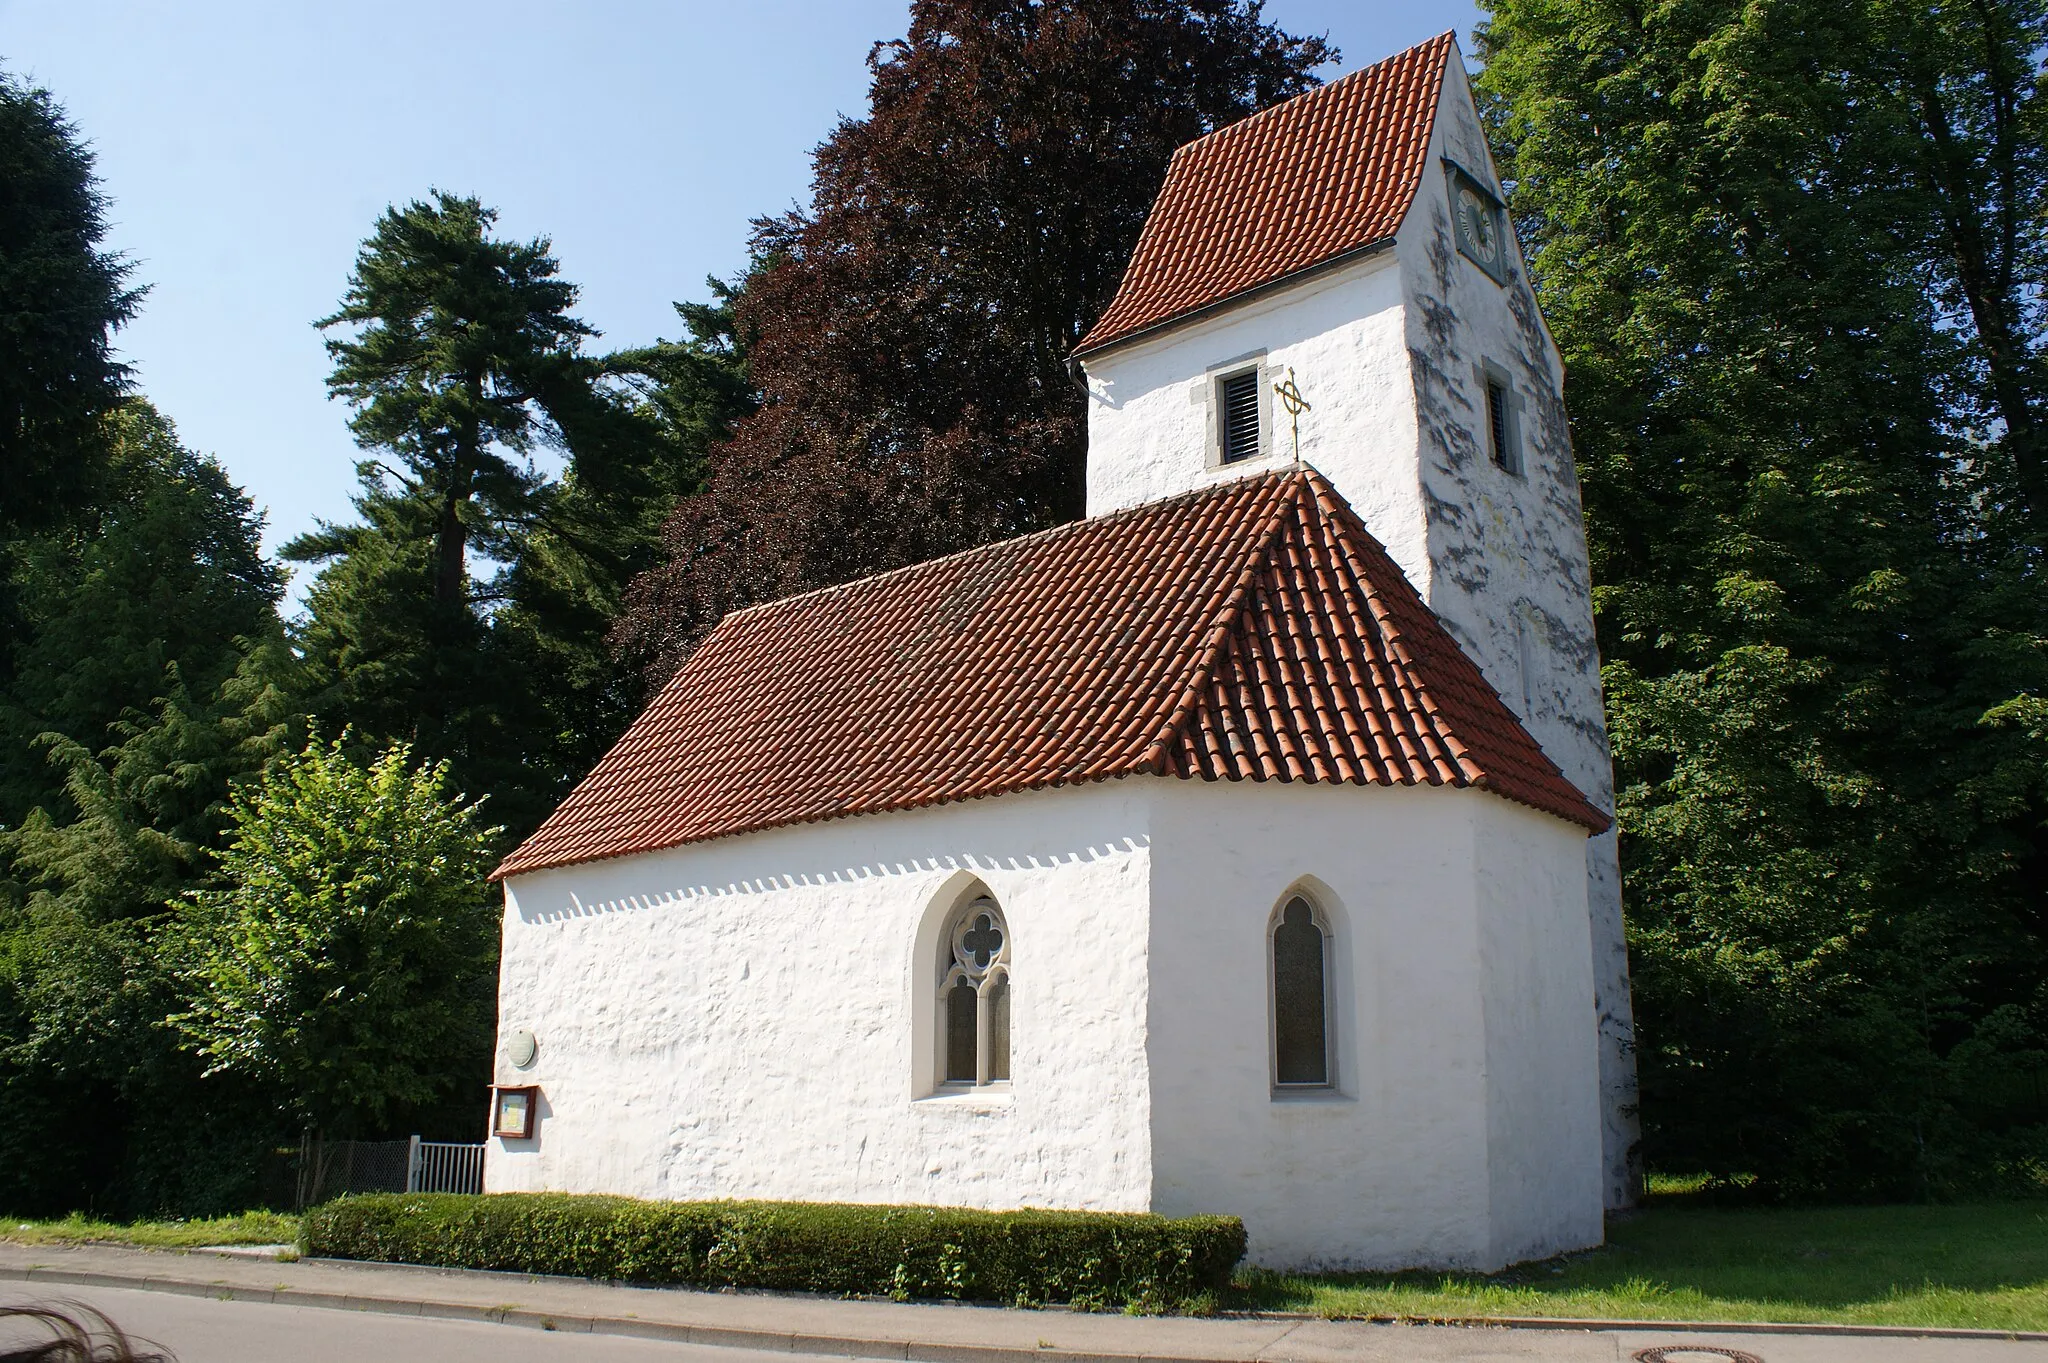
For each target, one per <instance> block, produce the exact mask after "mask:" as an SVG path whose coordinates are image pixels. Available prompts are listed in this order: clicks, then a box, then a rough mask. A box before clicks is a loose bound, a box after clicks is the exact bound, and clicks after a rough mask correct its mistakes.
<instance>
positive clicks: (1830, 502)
mask: <svg viewBox="0 0 2048 1363" xmlns="http://www.w3.org/2000/svg"><path fill="white" fill-rule="evenodd" d="M1993 8H1996V9H1998V10H1999V13H2000V15H2002V16H2003V17H2002V18H2001V19H2000V21H1999V22H1998V23H1994V24H1991V25H1989V26H1988V27H1987V26H1985V25H1982V24H1977V27H1976V28H1975V29H1972V25H1973V24H1976V22H1977V21H1976V20H1975V19H1972V18H1971V17H1970V16H1972V15H1978V16H1981V15H1982V14H1987V13H1990V12H1991V10H1992V9H1993ZM2006 20H2012V21H2013V22H2010V23H2008V22H2005V21H2006ZM1934 31H1940V32H1945V33H1951V34H1965V35H1967V34H1969V33H1972V32H1974V33H1975V37H1974V38H1971V39H1970V40H1969V41H1962V40H1960V39H1958V40H1957V41H1953V42H1943V43H1936V44H1932V45H1924V46H1923V47H1921V48H1919V49H1916V50H1914V51H1913V52H1911V53H1910V54H1909V53H1907V52H1906V51H1905V49H1904V48H1903V47H1902V46H1901V43H1902V35H1904V34H1907V33H1909V32H1922V33H1925V32H1934ZM2044 36H2048V35H2044V34H2043V33H2042V32H2041V31H2040V24H2039V12H2038V10H2028V9H2025V8H2023V7H1971V6H1966V5H1961V4H1948V3H1920V4H1911V5H1907V4H1900V5H1889V4H1880V3H1875V2H1874V0H1873V2H1872V3H1864V4H1855V5H1850V6H1846V7H1845V6H1841V5H1825V4H1820V3H1816V2H1814V0H1772V3H1768V4H1761V5H1754V4H1738V3H1734V0H1726V2H1725V3H1707V4H1698V5H1691V6H1681V7H1675V8H1674V7H1663V8H1652V9H1629V8H1626V7H1616V6H1613V5H1610V4H1606V3H1603V2H1602V0H1499V3H1497V4H1496V5H1495V6H1494V9H1493V16H1492V19H1491V22H1490V23H1489V25H1488V26H1487V28H1486V30H1485V31H1484V34H1483V37H1482V50H1483V52H1484V55H1485V58H1486V69H1485V71H1484V74H1483V76H1482V77H1481V81H1480V87H1481V89H1482V91H1483V93H1484V95H1485V96H1486V97H1487V98H1488V100H1489V101H1490V115H1491V118H1492V120H1493V126H1494V128H1495V131H1496V133H1497V140H1498V142H1499V143H1500V145H1501V147H1502V148H1503V169H1504V171H1505V172H1506V174H1507V176H1508V178H1509V179H1510V181H1511V182H1512V184H1513V196H1514V202H1515V207H1516V210H1517V214H1518V221H1519V224H1520V226H1521V228H1522V230H1523V232H1524V233H1525V237H1526V241H1527V244H1528V245H1529V247H1530V248H1531V251H1532V264H1533V268H1534V272H1535V274H1536V276H1537V279H1538V284H1539V289H1540V292H1541V296H1542V298H1543V302H1544V306H1545V311H1546V315H1547V317H1548V320H1549V322H1550V325H1551V327H1552V328H1553V330H1554V332H1555V334H1556V336H1557V339H1558V343H1559V346H1560V348H1561V349H1562V351H1563V353H1564V357H1565V362H1566V369H1567V374H1568V379H1567V394H1566V398H1567V403H1568V405H1569V407H1570V410H1571V413H1572V419H1573V438H1574V443H1575V446H1576V449H1577V453H1578V457H1579V461H1580V471H1581V476H1582V478H1583V481H1584V485H1585V494H1586V507H1587V518H1588V528H1589V535H1590V539H1591V548H1592V555H1593V576H1594V581H1595V584H1596V609H1597V612H1598V621H1599V627H1600V636H1601V645H1602V649H1603V652H1604V654H1605V657H1606V659H1607V672H1606V681H1607V689H1608V703H1609V712H1610V715H1609V717H1610V728H1611V731H1612V733H1613V737H1614V744H1615V760H1616V777H1617V785H1618V788H1619V792H1620V798H1619V814H1620V821H1621V826H1622V850H1623V865H1624V874H1625V879H1626V894H1627V900H1628V909H1629V914H1630V941H1631V952H1632V962H1633V965H1634V969H1635V980H1636V990H1637V1024H1638V1037H1639V1041H1640V1044H1641V1049H1640V1051H1639V1054H1638V1063H1639V1067H1640V1070H1641V1075H1642V1081H1643V1082H1642V1087H1643V1103H1644V1113H1643V1116H1644V1130H1645V1138H1646V1144H1647V1147H1648V1151H1647V1153H1648V1156H1649V1158H1650V1160H1651V1161H1652V1163H1653V1164H1657V1165H1662V1166H1663V1167H1684V1168H1705V1169H1709V1170H1712V1171H1715V1172H1718V1173H1723V1174H1736V1173H1746V1174H1756V1175H1760V1176H1761V1177H1762V1178H1763V1179H1764V1180H1765V1184H1766V1186H1767V1187H1769V1188H1771V1189H1773V1190H1775V1191H1777V1192H1779V1193H1783V1194H1796V1193H1814V1192H1826V1193H1833V1194H1859V1195H1867V1194H1898V1193H1901V1192H1913V1193H1926V1192H1929V1191H1935V1190H1939V1189H1941V1188H1943V1187H1952V1186H1956V1185H1957V1184H1960V1183H1963V1182H1967V1181H1968V1180H1969V1179H1971V1178H1982V1177H1990V1176H1993V1175H1994V1174H1995V1171H1996V1170H1997V1169H1998V1168H2000V1167H2006V1168H2010V1167H2014V1166H2016V1165H2017V1164H2020V1163H2022V1162H2023V1161H2024V1160H2025V1159H2026V1158H2029V1157H2031V1156H2037V1155H2038V1154H2039V1150H2040V1138H2039V1132H2040V1130H2041V1129H2042V1124H2043V1123H2044V1122H2048V1108H2044V1106H2043V1100H2042V1097H2041V1095H2042V1094H2043V1093H2044V1092H2048V1087H2043V1083H2044V1080H2048V993H2044V990H2043V977H2042V976H2041V973H2040V971H2039V969H2038V961H2039V960H2040V958H2041V952H2042V949H2043V947H2044V945H2048V941H2044V933H2048V921H2044V915H2043V909H2042V897H2041V892H2040V885H2041V877H2042V876H2043V874H2044V870H2048V856H2044V854H2048V840H2044V837H2043V824H2042V815H2043V812H2044V804H2043V798H2042V797H2043V793H2044V783H2043V779H2042V778H2043V774H2044V770H2048V768H2044V764H2043V758H2044V750H2043V748H2042V747H2041V746H2040V743H2039V738H2038V734H2037V733H2035V732H2032V731H2030V730H2029V728H2028V726H2027V724H2026V723H2025V722H2024V718H2023V716H2024V714H2025V712H2026V706H2025V704H2024V703H2023V702H2024V700H2025V698H2028V697H2038V696H2040V695H2041V694H2043V692H2044V689H2048V651H2044V639H2043V635H2044V633H2048V631H2044V624H2048V619H2044V616H2043V612H2042V609H2041V594H2040V591H2039V583H2038V573H2039V568H2040V562H2039V558H2038V555H2037V552H2036V551H2035V550H2034V549H2033V548H2032V547H2031V546H2030V544H2029V540H2030V537H2031V535H2032V531H2031V530H2030V529H2029V525H2028V519H2029V513H2028V511H2027V500H2026V493H2025V489H2026V487H2027V485H2028V480H2029V478H2030V476H2031V475H2029V474H2027V472H2026V461H2027V459H2028V458H2029V457H2030V456H2027V455H2026V454H2025V453H2024V449H2023V446H2024V443H2025V441H2026V439H2027V438H2028V437H2027V435H2026V432H2025V429H2024V427H2025V423H2026V417H2025V414H2024V412H2023V410H2022V409H2021V408H2020V407H2016V406H2013V405H2011V401H2012V400H2013V393H2014V392H2018V393H2019V398H2021V399H2026V400H2031V399H2030V398H2027V395H2026V393H2025V392H2020V391H2019V390H2015V389H2012V386H2011V384H2009V383H2008V382H2007V380H2005V379H2001V378H2000V377H1999V374H2000V371H2001V370H2002V369H2013V368H2014V366H2017V371H2019V372H2023V371H2025V370H2026V368H2027V366H2028V365H2029V364H2031V361H2030V360H2026V359H2025V358H2024V354H2030V353H2032V350H2033V349H2035V348H2037V347H2036V342H2037V341H2038V329H2039V324H2040V318H2039V314H2038V310H2031V311H2030V309H2031V308H2032V305H2031V304H2028V305H2027V306H2025V307H2021V306H2017V304H2016V303H2015V302H2014V300H2024V299H2025V298H2027V297H2030V296H2033V295H2030V293H2029V290H2031V289H2033V287H2034V286H2033V285H2032V284H2030V283H2027V282H2026V281H2027V280H2028V279H2029V278H2031V277H2032V276H2031V275H2030V273H2029V272H2030V271H2032V270H2034V269H2035V268H2036V267H2035V265H2034V264H2033V263H2032V262H2035V261H2038V251H2037V249H2036V247H2037V243H2038V234H2039V231H2040V226H2041V219H2040V217H2039V214H2038V212H2037V210H2036V209H2035V208H2034V207H2033V205H2035V204H2037V203H2038V201H2039V200H2038V197H2037V192H2036V189H2035V188H2033V187H2031V186H2032V184H2033V182H2032V180H2031V179H2030V178H2029V177H2032V176H2033V175H2034V171H2033V169H2031V166H2032V165H2033V163H2034V161H2035V160H2036V159H2037V157H2038V135H2037V133H2032V132H2027V131H2025V129H2026V128H2028V127H2031V126H2034V125H2035V124H2036V121H2037V119H2038V115H2037V114H2036V113H2035V112H2034V110H2033V108H2032V103H2031V101H2032V100H2033V98H2034V97H2033V94H2032V86H2031V85H2030V84H2028V83H2026V82H2018V83H2015V82H2014V81H2013V80H2012V79H2011V75H2010V70H2009V69H2008V67H2009V64H2010V63H2013V62H2018V63H2019V65H2020V68H2022V69H2026V70H2029V71H2030V70H2031V69H2032V67H2031V65H2030V63H2031V57H2030V56H2028V53H2030V52H2032V51H2037V50H2039V48H2040V45H2041V43H2042V41H2043V38H2044ZM1979 39H1988V41H1978V40H1979ZM1930 80H1931V81H1932V82H1933V86H1932V88H1933V89H1935V90H1936V91H1938V92H1944V93H1943V98H1945V99H1951V100H1952V103H1951V105H1950V108H1951V115H1950V118H1951V121H1950V123H1949V125H1948V133H1950V134H1958V133H1960V132H1961V131H1962V130H1963V129H1964V128H1965V126H1966V125H1968V126H1972V127H1975V128H1976V132H1975V133H1972V134H1971V137H1972V138H1974V139H1975V140H1974V141H1972V142H1971V148H1972V149H1969V150H1965V151H1960V152H1958V151H1956V150H1955V145H1956V143H1955V140H1954V139H1953V138H1952V139H1951V147H1950V150H1948V151H1944V150H1942V143H1943V138H1944V135H1945V134H1944V133H1943V131H1942V129H1941V128H1940V127H1938V126H1936V125H1935V124H1933V123H1930V122H1929V121H1928V119H1927V117H1926V113H1927V110H1928V109H1929V107H1930V106H1929V104H1928V102H1927V100H1925V99H1924V98H1922V96H1923V95H1924V94H1925V91H1926V89H1927V88H1928V87H1927V84H1926V83H1927V82H1928V81H1930ZM2029 80H2031V77H2029ZM1987 90H1989V91H1994V93H1992V94H1985V93H1984V92H1985V91H1987ZM1996 91H2002V92H2003V93H1995V92H1996ZM1971 92H1976V93H1971ZM2001 100H2003V101H2006V103H2005V104H2004V105H2003V106H2002V109H2003V111H2002V112H1997V110H1998V109H1999V108H2000V107H2001V106H2000V104H1999V101H2001ZM1971 109H1974V110H1976V111H1977V112H1975V113H1968V114H1967V115H1964V114H1958V113H1956V112H1955V111H1956V110H1971ZM1994 114H1995V117H1994ZM1997 119H2003V120H2006V121H2007V123H2009V125H2010V127H2009V128H2008V129H2007V133H2008V134H2009V135H2003V134H2002V136H2003V137H2004V140H2003V141H2002V142H2000V141H1999V140H1997V139H1995V138H1989V137H1988V134H1989V132H1990V130H1991V129H1990V124H1991V123H1992V122H1993V121H1996V120H1997ZM2001 146H2002V148H2003V150H2000V148H2001ZM1957 156H1959V157H1960V158H1961V160H1960V164H1964V165H1966V166H1968V167H1970V169H1969V172H1968V174H1967V175H1965V176H1964V177H1963V178H1964V179H1966V180H1968V181H1969V182H1970V183H1971V184H1972V185H1974V186H1975V188H1976V190H1977V191H1987V192H1988V193H1989V197H1982V196H1981V195H1980V197H1978V198H1976V199H1966V198H1959V197H1958V196H1957V195H1956V194H1955V193H1953V192H1952V188H1953V186H1952V182H1951V180H1949V179H1945V178H1944V175H1943V174H1942V173H1939V172H1940V170H1941V167H1942V165H1943V164H1945V163H1946V164H1951V165H1953V164H1955V163H1956V162H1954V160H1953V158H1954V157H1957ZM2001 160H2004V161H2005V162H2006V170H2007V171H2009V172H2010V175H2009V176H2008V178H2005V179H2001V178H2000V176H2001V174H2002V173H2004V172H2001V170H2000V163H2001ZM1973 223H1974V224H1975V225H1977V226H1985V225H1991V226H1996V227H1998V229H1999V232H2000V234H2001V239H2002V240H2003V241H2005V242H2006V243H2007V245H2006V246H2002V247H2001V248H2000V250H2001V251H2002V252H2004V254H2003V255H2002V257H2001V259H2003V260H2004V261H2005V262H2006V263H2007V265H2009V266H2010V267H2011V273H2010V275H2009V276H2007V277H2006V278H2007V279H2008V282H2009V283H2010V284H2011V286H2012V289H2013V292H2012V293H2011V294H2009V295H2005V297H2006V298H2007V302H2006V303H1999V304H1996V305H1995V307H2006V308H2007V309H2008V312H2007V316H2008V318H2009V320H2010V321H2011V323H2012V324H2013V325H2014V326H2016V327H2021V328H2022V329H2023V330H2026V331H2027V332H2028V334H2027V335H2026V336H2025V337H2022V338H2021V339H2022V340H2023V341H2024V342H2025V344H2024V345H2023V346H2021V347H2020V348H2019V349H2015V348H2014V346H2013V344H2012V343H2011V338H2006V339H2000V338H1998V337H1997V336H1994V335H1992V334H1991V333H1990V332H1988V331H1986V330H1984V329H1983V328H1981V327H1980V326H1978V325H1977V323H1976V321H1975V320H1974V319H1976V318H1978V317H1980V316H1981V315H1983V313H1982V310H1981V309H1980V308H1978V306H1977V304H1975V303H1972V302H1969V301H1967V300H1968V298H1969V297H1971V296H1973V295H1971V294H1970V292H1969V291H1970V290H1971V289H1975V288H1977V287H1978V286H1977V285H1967V286H1966V285H1965V283H1964V282H1963V281H1962V279H1961V277H1960V275H1959V273H1958V268H1959V266H1958V262H1959V260H1961V259H1962V255H1959V253H1958V249H1957V244H1958V242H1960V241H1961V240H1963V239H1964V238H1965V237H1967V236H1968V235H1969V232H1970V229H1971V224H1973ZM1964 254H1967V253H1964ZM2001 287H2003V286H2001ZM2009 305H2010V306H2009ZM2001 356H2002V357H2003V358H2001ZM2025 382H2030V381H2022V382H2021V383H2020V388H2021V389H2024V387H2025ZM2002 384H2003V385H2005V387H2003V388H2002V387H2001V385H2002ZM2016 701H2019V702H2022V703H2020V704H2019V705H2018V708H2015V702H2016Z"/></svg>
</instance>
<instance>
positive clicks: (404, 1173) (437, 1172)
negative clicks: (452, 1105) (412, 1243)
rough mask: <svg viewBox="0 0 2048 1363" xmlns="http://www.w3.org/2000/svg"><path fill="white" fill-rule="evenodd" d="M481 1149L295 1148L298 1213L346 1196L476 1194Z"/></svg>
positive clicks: (414, 1141)
mask: <svg viewBox="0 0 2048 1363" xmlns="http://www.w3.org/2000/svg"><path fill="white" fill-rule="evenodd" d="M483 1190H484V1148H483V1146H482V1145H480V1144H478V1145H472V1144H468V1143H466V1142H461V1141H423V1140H421V1139H420V1138H419V1137H418V1136H412V1137H408V1138H406V1139H403V1140H395V1141H330V1140H323V1139H322V1138H320V1137H319V1136H316V1135H311V1134H309V1135H308V1136H307V1137H306V1140H305V1143H304V1144H303V1145H301V1146H300V1147H299V1177H298V1189H297V1193H298V1205H299V1208H300V1210H304V1209H305V1208H307V1207H311V1206H314V1205H316V1204H318V1203H321V1202H327V1201H330V1200H332V1199H334V1198H337V1197H341V1196H344V1195H345V1194H349V1193H481V1192H482V1191H483Z"/></svg>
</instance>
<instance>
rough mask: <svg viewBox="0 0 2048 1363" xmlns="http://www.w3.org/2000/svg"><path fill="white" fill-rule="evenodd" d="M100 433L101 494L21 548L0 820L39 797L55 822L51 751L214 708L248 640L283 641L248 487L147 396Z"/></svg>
mask: <svg viewBox="0 0 2048 1363" xmlns="http://www.w3.org/2000/svg"><path fill="white" fill-rule="evenodd" d="M103 433H104V439H105V445H106V449H107V454H108V472H107V476H106V486H105V490H104V493H103V495H102V497H101V498H100V500H99V501H98V503H97V504H96V505H95V506H93V507H91V508H89V509H86V510H82V511H79V512H77V513H75V514H74V515H73V517H72V518H71V519H70V520H69V522H68V523H67V524H65V525H63V526H60V527H57V528H53V529H50V530H47V531H44V532H43V533H41V534H38V535H34V536H30V537H27V538H25V539H20V540H17V541H15V542H14V543H13V545H12V557H13V561H14V584H15V588H16V593H17V596H16V604H17V608H18V619H17V626H18V633H17V637H16V639H15V642H14V657H15V658H16V660H17V662H18V667H17V670H16V672H15V675H14V676H13V677H12V678H11V679H10V680H9V682H8V684H7V685H6V686H5V687H4V689H0V825H16V826H18V825H19V824H20V823H21V821H22V819H23V818H24V817H25V815H26V814H27V811H28V810H29V809H31V808H34V807H37V806H42V807H44V808H45V809H46V810H47V812H48V813H49V814H50V815H51V816H52V817H54V818H59V819H60V820H61V819H62V817H63V813H62V806H63V804H64V802H65V796H64V793H63V792H64V783H65V780H66V774H65V773H66V767H67V764H66V763H62V762H60V763H58V764H55V765H53V764H52V763H51V762H50V761H49V760H47V758H46V756H45V752H46V751H47V750H48V749H49V747H50V746H51V744H53V743H55V744H59V745H60V746H61V745H65V744H68V745H71V746H72V747H74V748H77V749H81V750H84V751H86V752H95V753H96V752H98V751H99V750H100V748H101V746H102V745H103V744H105V743H107V742H108V741H109V740H110V738H112V737H114V736H115V735H116V730H117V727H118V726H120V725H122V724H124V723H126V722H128V721H130V720H134V719H137V718H144V717H147V716H150V715H152V714H153V713H155V712H156V711H157V710H158V708H159V705H160V703H161V702H162V701H163V700H164V699H165V698H166V697H169V696H172V695H174V694H176V695H178V696H179V697H181V700H180V702H179V703H180V705H183V706H190V705H195V704H196V705H208V706H210V705H212V704H213V703H214V702H215V700H216V698H217V695H218V692H219V691H220V689H221V687H223V686H224V685H225V684H227V683H228V681H229V680H230V679H231V678H233V677H234V676H235V675H236V674H237V673H238V672H239V671H241V670H242V669H243V667H244V664H245V659H246V657H247V656H248V654H249V652H250V651H251V650H252V649H257V648H261V647H262V646H264V645H265V644H266V642H273V643H274V642H275V641H278V640H279V639H281V626H280V624H279V622H278V618H277V602H278V600H279V599H280V597H281V596H282V594H283V575H282V574H281V573H280V572H279V571H278V569H277V568H276V567H275V565H273V564H271V563H270V562H268V561H267V560H266V559H264V557H263V554H262V547H261V536H262V530H263V521H262V517H261V515H260V514H259V513H258V512H257V511H256V510H255V509H254V508H253V507H252V506H251V504H250V501H249V498H248V496H247V495H246V494H245V493H243V492H242V490H241V489H240V488H238V487H236V486H235V485H234V484H233V483H231V482H229V481H228V478H227V475H226V473H225V472H223V471H222V469H221V467H220V465H219V464H217V463H215V462H214V461H213V460H211V459H207V458H204V457H202V456H200V455H197V454H194V453H193V452H192V451H190V450H188V449H186V448H185V447H184V446H183V445H182V444H180V443H179V441H178V438H177V432H176V431H175V430H174V429H173V428H172V426H171V424H170V423H169V422H168V421H166V420H165V419H164V418H163V417H162V416H160V415H159V414H158V413H157V412H156V411H155V409H154V408H152V407H150V406H149V405H148V404H147V403H145V402H142V401H140V400H131V401H129V402H127V403H125V404H124V405H123V406H122V407H121V408H120V409H119V410H117V411H115V412H114V413H112V414H111V415H109V416H108V417H106V418H105V419H104V422H103ZM44 735H52V736H53V737H52V738H50V739H45V738H44ZM218 795H219V792H218V791H216V792H214V794H213V795H211V796H209V797H207V798H209V799H214V798H218Z"/></svg>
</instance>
